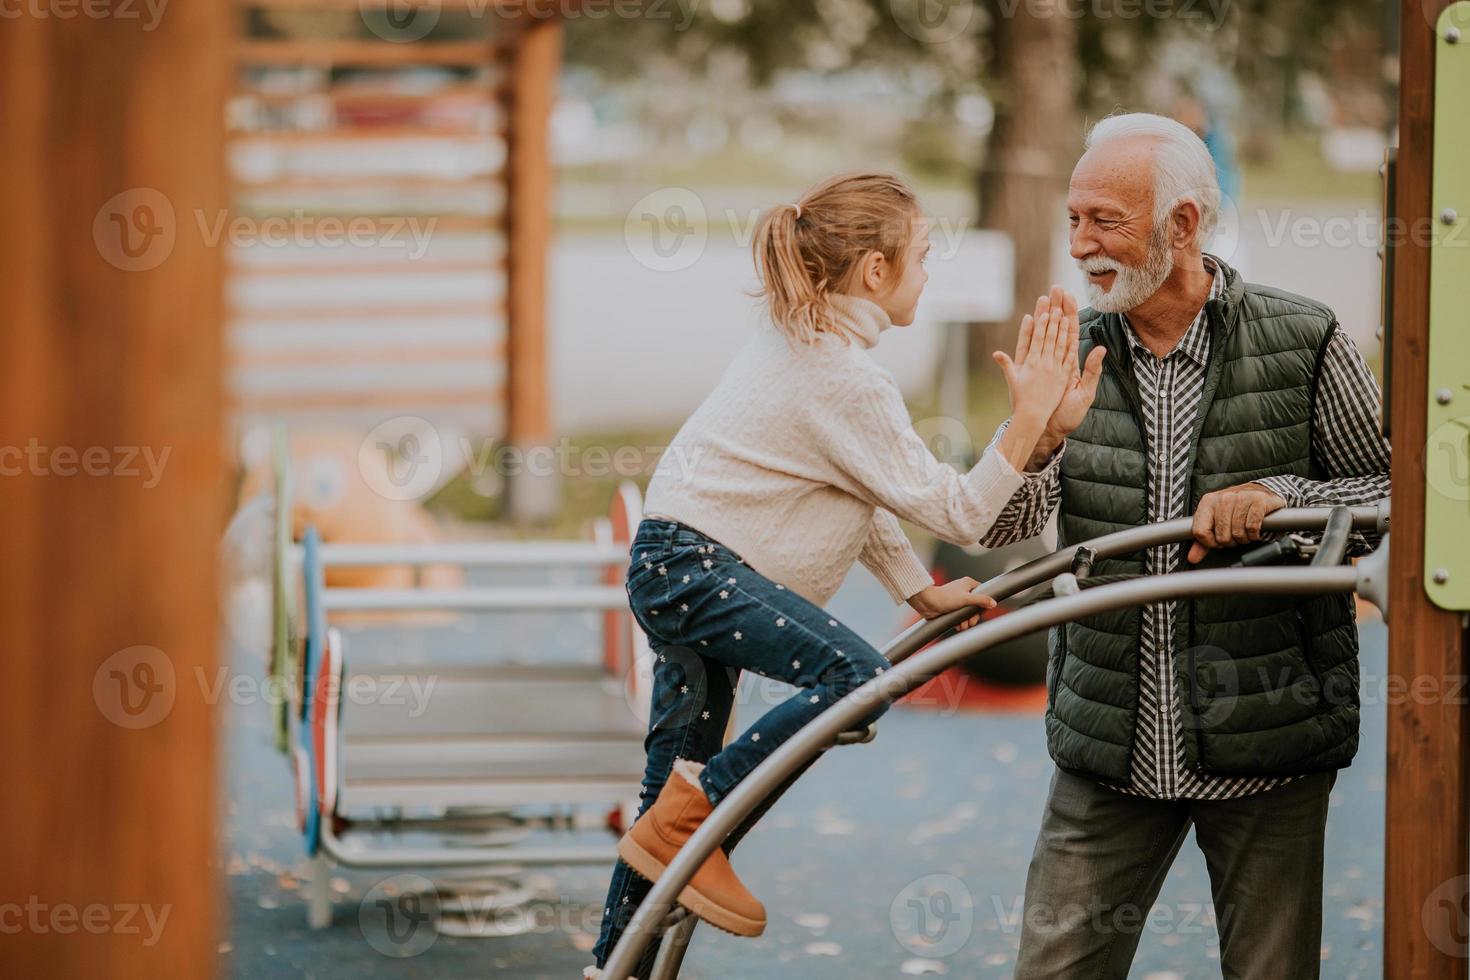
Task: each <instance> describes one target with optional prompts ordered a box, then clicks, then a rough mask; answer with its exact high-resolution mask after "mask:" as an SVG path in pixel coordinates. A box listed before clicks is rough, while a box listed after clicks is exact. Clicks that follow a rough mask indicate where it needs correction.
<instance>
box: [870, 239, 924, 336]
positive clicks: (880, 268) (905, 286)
mask: <svg viewBox="0 0 1470 980" xmlns="http://www.w3.org/2000/svg"><path fill="white" fill-rule="evenodd" d="M911 227H912V229H913V234H912V235H911V236H910V238H909V241H908V244H907V245H905V254H904V261H903V263H902V265H903V271H902V273H898V272H897V270H896V269H895V268H894V263H891V262H889V261H888V260H887V259H885V258H884V257H883V253H881V252H870V253H868V255H867V256H866V257H865V258H864V259H863V261H862V266H861V272H862V274H861V276H859V281H858V282H857V283H855V286H856V288H855V289H854V290H853V292H854V293H855V294H856V295H858V296H861V297H863V298H864V299H869V300H872V301H873V302H874V303H877V304H878V305H879V306H881V307H883V312H885V313H887V314H888V318H889V319H890V320H892V321H893V325H894V326H896V327H907V326H908V325H910V324H911V323H913V322H914V312H915V310H917V309H918V306H919V294H920V293H922V292H923V291H924V284H925V283H926V282H928V281H929V273H928V272H926V271H925V269H924V260H925V258H927V256H928V254H929V248H930V242H929V219H927V218H923V217H920V218H916V219H915V220H914V222H913V224H912V226H911Z"/></svg>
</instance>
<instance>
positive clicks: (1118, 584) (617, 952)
mask: <svg viewBox="0 0 1470 980" xmlns="http://www.w3.org/2000/svg"><path fill="white" fill-rule="evenodd" d="M1388 521H1389V509H1388V501H1387V500H1384V501H1382V502H1380V503H1379V504H1378V505H1376V506H1367V507H1351V508H1350V507H1335V508H1330V509H1329V508H1287V509H1283V510H1279V511H1277V512H1276V513H1274V514H1271V515H1270V516H1268V517H1267V518H1266V520H1265V524H1264V530H1265V531H1268V532H1275V533H1283V534H1286V535H1287V537H1285V538H1284V539H1279V540H1277V541H1274V542H1271V543H1268V544H1266V545H1263V546H1261V547H1260V548H1257V549H1255V550H1253V551H1251V552H1248V553H1247V555H1246V556H1245V558H1244V559H1243V560H1242V561H1241V562H1240V563H1238V564H1237V565H1235V566H1232V567H1228V568H1212V569H1201V570H1197V571H1190V572H1183V573H1175V574H1170V575H1157V576H1137V577H1132V578H1127V579H1125V580H1121V581H1120V580H1119V577H1117V576H1112V577H1108V578H1106V579H1104V580H1103V581H1101V582H1097V583H1094V582H1090V581H1089V580H1088V578H1087V576H1088V574H1089V573H1090V571H1091V566H1092V563H1093V562H1095V561H1096V560H1097V559H1099V558H1107V557H1112V556H1115V555H1122V554H1129V553H1134V552H1140V551H1143V550H1145V549H1147V548H1151V547H1155V546H1158V545H1167V544H1175V543H1180V542H1185V541H1188V540H1190V539H1191V537H1192V535H1191V533H1190V523H1191V522H1190V519H1189V518H1181V519H1178V520H1173V521H1166V522H1163V523H1159V524H1152V525H1145V526H1142V527H1137V528H1131V529H1129V530H1126V531H1120V532H1117V533H1114V534H1109V535H1105V536H1103V537H1099V538H1095V539H1093V540H1090V541H1086V542H1083V543H1081V544H1077V545H1072V546H1069V547H1067V548H1063V549H1061V550H1059V551H1056V552H1053V553H1052V554H1050V555H1048V556H1046V557H1044V558H1039V559H1037V560H1035V561H1032V562H1029V563H1027V564H1025V565H1022V566H1020V567H1018V568H1015V569H1013V570H1011V571H1009V572H1006V573H1005V574H1002V575H999V576H996V577H995V578H993V579H991V580H990V581H988V582H984V583H982V584H981V585H979V586H978V587H977V589H976V591H979V592H984V593H985V594H987V595H990V596H993V597H994V598H996V599H997V600H1004V599H1010V598H1013V597H1015V598H1018V599H1021V600H1022V601H1027V600H1029V603H1028V604H1027V605H1025V606H1024V607H1023V608H1020V609H1017V610H1015V611H1014V612H1011V613H1010V614H1008V615H1006V616H1001V617H998V618H995V619H992V620H989V621H986V622H983V623H981V624H980V625H979V626H976V627H974V628H972V629H969V630H966V631H965V632H964V633H960V634H957V635H955V636H952V637H949V638H948V639H944V640H942V641H941V642H939V643H934V645H932V646H929V644H930V643H931V642H932V641H934V640H936V639H938V638H939V637H941V636H943V635H945V634H946V633H948V632H949V631H950V630H951V629H952V628H953V627H954V626H955V625H956V624H957V623H959V622H960V621H961V620H962V619H963V618H964V617H965V615H966V613H965V612H964V611H959V612H955V613H951V614H949V615H946V616H942V617H939V618H936V619H933V620H928V621H925V622H920V623H916V624H915V625H914V626H912V627H910V628H909V629H908V630H906V631H905V632H904V633H902V634H901V635H900V636H898V637H897V638H896V639H894V640H893V641H892V642H891V643H889V644H888V646H887V648H886V649H885V650H884V651H883V652H884V654H885V656H887V657H888V659H889V660H890V661H892V662H893V664H894V667H893V669H891V670H888V671H885V672H884V673H883V674H881V675H879V676H878V677H876V678H874V679H872V680H870V681H868V682H867V683H866V684H864V685H863V686H862V687H860V688H858V689H857V690H855V691H853V692H851V693H850V694H848V695H847V696H846V697H844V698H843V699H842V700H840V701H838V702H837V703H836V704H834V705H833V706H832V707H831V708H829V709H828V710H827V711H825V712H824V713H823V714H822V715H820V716H819V717H817V718H816V719H814V720H813V721H811V722H810V723H808V724H807V725H806V726H805V727H804V728H802V729H801V730H800V731H799V732H797V733H796V735H794V736H793V737H792V738H791V739H790V740H788V741H787V742H786V743H785V744H783V745H782V746H781V747H780V748H779V749H777V750H776V751H775V752H773V753H772V754H771V755H770V756H769V757H767V758H766V759H765V761H764V762H762V763H761V764H760V765H759V766H757V767H756V768H755V769H754V770H753V771H752V772H751V773H750V774H749V775H747V776H746V777H745V779H744V780H742V781H741V782H740V783H739V784H738V785H737V786H736V787H735V789H734V790H733V791H731V792H730V794H729V795H728V796H726V797H725V798H724V799H723V800H721V801H720V804H719V805H718V806H716V807H715V808H714V811H713V812H712V813H711V815H710V816H709V817H708V818H707V819H706V820H705V822H704V824H703V825H702V826H701V827H700V828H699V830H698V831H696V832H695V833H694V835H693V836H692V837H690V839H689V840H688V842H686V843H685V845H684V847H683V849H682V850H680V852H679V853H678V855H677V856H676V857H675V858H674V860H673V861H672V862H670V864H669V866H668V867H667V868H666V869H665V871H664V873H663V875H662V876H661V877H660V878H659V880H658V881H657V882H656V883H655V884H654V885H653V889H652V890H651V891H650V892H649V894H648V896H647V897H646V898H645V900H644V902H643V904H642V905H641V906H640V907H639V909H638V911H637V913H635V915H634V916H633V918H632V920H631V921H630V922H629V924H628V927H627V930H626V931H625V932H624V933H623V935H622V937H621V939H620V940H619V942H618V944H617V947H616V948H615V949H614V950H613V953H612V955H611V957H610V958H609V959H608V962H607V965H606V967H605V968H604V969H603V971H602V976H603V980H627V978H628V977H630V976H632V975H633V970H634V969H636V968H637V967H638V966H639V964H640V961H641V960H642V959H643V957H644V955H645V951H646V950H647V948H648V946H649V944H650V943H651V942H653V941H654V939H655V937H658V936H662V937H663V938H664V942H663V945H662V947H661V949H660V950H659V953H658V955H657V957H656V959H655V960H654V962H653V965H652V970H651V972H650V973H648V974H647V975H646V976H645V975H642V974H640V977H641V978H642V980H670V978H673V977H677V976H678V974H679V969H680V966H681V964H682V962H683V958H684V954H685V952H686V951H687V949H688V946H689V941H690V938H691V937H692V935H693V931H694V927H695V924H696V923H697V921H698V920H697V919H695V918H694V917H693V916H691V915H690V914H689V913H688V912H687V911H686V910H685V909H684V908H683V907H681V906H679V905H678V904H677V898H678V895H679V893H680V892H681V891H682V890H683V888H684V887H685V886H686V885H687V884H688V883H689V881H690V879H691V878H693V876H694V873H695V872H696V871H697V870H698V869H699V867H700V866H701V865H702V864H703V863H704V860H705V858H707V857H708V856H709V855H710V854H711V853H713V851H714V849H715V848H716V847H719V846H721V845H724V846H725V847H726V848H727V849H728V848H730V847H733V846H734V844H735V843H736V842H738V840H739V839H740V838H741V837H742V836H743V835H744V834H745V833H746V832H747V831H748V830H749V829H750V828H751V826H752V825H753V824H754V822H755V821H756V820H758V819H759V818H760V816H761V815H763V814H764V813H765V811H766V810H767V809H768V808H769V807H770V806H771V805H772V804H773V803H774V802H775V800H776V799H777V798H779V797H780V795H781V794H782V793H783V792H785V790H786V788H787V787H789V786H790V785H792V784H793V783H794V782H795V781H796V780H797V779H799V778H800V776H801V774H802V773H803V772H805V771H806V769H807V768H808V767H810V766H811V764H812V763H813V762H815V761H816V760H817V758H818V757H819V756H820V755H821V754H822V753H823V752H825V751H826V750H827V749H828V748H831V747H832V746H834V745H838V744H843V743H846V742H852V741H866V740H867V738H870V737H871V736H872V729H871V728H870V729H869V731H868V732H867V733H855V732H853V731H851V729H852V728H853V726H854V725H855V724H856V723H857V722H858V720H859V719H861V718H862V717H864V716H865V715H866V714H867V713H868V712H869V711H870V710H871V707H872V706H873V705H874V704H876V703H878V702H879V701H894V700H897V699H898V698H900V697H902V696H903V695H905V694H907V693H908V692H909V691H912V690H913V689H915V688H916V687H918V686H919V685H920V684H922V683H924V682H925V681H927V680H929V679H930V678H932V677H935V676H936V675H938V674H939V673H940V672H941V671H943V670H945V669H946V668H948V667H951V666H953V665H954V664H956V663H958V662H960V661H961V660H964V659H965V658H967V657H970V656H972V655H974V654H976V653H978V652H980V651H982V650H985V649H987V648H989V647H991V646H994V645H995V644H998V643H1003V642H1005V641H1008V640H1011V639H1014V638H1016V637H1019V636H1022V635H1025V634H1027V633H1030V632H1033V631H1035V630H1040V629H1045V628H1048V627H1052V626H1057V625H1060V624H1062V623H1065V622H1068V621H1070V620H1074V619H1077V618H1079V617H1082V616H1089V615H1093V614H1095V613H1099V612H1104V611H1107V610H1111V609H1118V608H1124V607H1128V606H1134V605H1140V604H1146V603H1153V602H1161V601H1166V600H1171V599H1183V598H1192V597H1197V596H1207V595H1226V594H1241V593H1277V594H1296V595H1314V594H1322V593H1330V592H1356V593H1357V594H1358V595H1359V596H1360V597H1362V598H1363V599H1365V600H1367V601H1369V602H1371V603H1373V604H1374V605H1375V606H1377V607H1378V609H1379V610H1380V611H1382V612H1383V613H1384V615H1385V618H1386V617H1387V604H1388V598H1387V597H1388V585H1389V583H1388V535H1387V533H1386V532H1387V529H1388ZM1355 530H1356V531H1370V530H1371V531H1375V532H1380V533H1383V539H1382V544H1381V545H1380V546H1379V548H1378V549H1377V550H1376V551H1374V552H1373V553H1372V554H1371V555H1368V556H1366V557H1364V558H1362V559H1360V560H1359V561H1358V562H1357V563H1356V564H1355V565H1346V564H1343V557H1344V554H1345V552H1346V549H1347V545H1348V541H1349V537H1350V535H1351V533H1352V532H1353V531H1355ZM1307 531H1315V532H1320V535H1321V537H1320V539H1319V540H1313V539H1309V538H1307V537H1305V536H1304V535H1302V534H1301V533H1299V532H1307ZM1293 552H1294V553H1295V554H1297V555H1299V556H1301V557H1310V563H1309V564H1308V565H1306V566H1304V567H1301V566H1298V567H1274V568H1273V567H1263V565H1264V564H1265V563H1269V562H1270V561H1273V560H1279V559H1280V558H1281V557H1284V556H1285V555H1286V554H1288V553H1293ZM1026 590H1031V591H1030V592H1027V591H1026ZM1023 593H1024V594H1023ZM926 647H927V649H926ZM1051 669H1052V671H1053V672H1054V671H1055V670H1057V669H1058V665H1055V664H1053V665H1052V667H1051Z"/></svg>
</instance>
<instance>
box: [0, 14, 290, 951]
mask: <svg viewBox="0 0 1470 980" xmlns="http://www.w3.org/2000/svg"><path fill="white" fill-rule="evenodd" d="M159 9H160V11H161V10H162V8H161V7H160V8H159ZM76 10H77V8H75V7H73V8H71V13H72V15H73V16H65V15H64V14H62V13H61V11H60V9H59V8H52V9H50V10H49V11H48V10H46V9H44V8H35V9H31V8H28V11H29V12H27V13H24V14H22V13H20V11H19V10H18V9H17V10H16V11H15V12H14V13H13V14H11V15H9V16H7V17H6V18H5V22H4V25H3V27H0V91H4V92H5V93H7V95H6V97H5V98H3V99H0V173H3V174H4V175H5V180H4V182H3V185H0V227H4V228H6V229H8V230H9V232H8V233H7V234H5V235H3V236H0V265H3V267H4V269H5V325H4V329H3V330H0V446H10V447H14V446H22V447H23V446H26V445H27V444H28V443H29V442H35V443H36V444H38V445H40V446H43V447H70V448H71V449H72V450H73V451H75V452H78V453H85V452H87V451H88V450H89V448H90V447H98V449H99V450H101V451H102V452H104V453H105V454H106V459H107V460H108V461H109V462H108V463H107V464H106V465H107V467H108V475H106V476H89V475H87V474H86V473H85V472H77V473H75V474H74V475H70V476H68V475H67V474H66V471H64V470H63V469H62V468H61V466H60V465H53V464H59V463H61V462H62V459H61V457H56V458H55V459H54V460H53V459H52V457H50V456H49V454H48V456H47V463H46V465H45V466H44V467H32V466H22V467H21V471H20V472H19V473H16V474H13V475H7V476H5V477H4V490H3V496H4V506H3V507H0V540H3V541H4V551H5V557H4V560H3V561H0V622H3V623H4V629H5V642H4V651H5V681H4V684H3V685H0V746H3V747H4V748H3V751H0V785H3V786H4V787H5V793H6V799H5V802H4V803H3V804H0V869H3V871H0V878H3V881H4V887H3V893H4V898H3V899H0V901H3V902H5V903H15V904H13V905H7V906H6V909H7V911H6V914H5V917H4V927H3V932H4V933H5V935H4V936H3V937H0V974H3V975H4V976H6V977H17V978H20V977H26V978H33V977H108V978H110V980H158V978H163V977H189V978H200V980H207V978H209V977H212V976H214V975H215V973H216V972H217V971H218V970H219V969H220V968H221V966H222V965H223V962H224V961H222V960H221V957H220V955H219V937H218V917H219V912H220V911H221V909H222V908H223V904H222V901H221V899H222V896H221V894H220V889H219V887H218V885H219V882H220V880H221V871H220V862H219V857H220V854H221V849H222V848H221V842H220V839H219V837H218V835H217V833H216V827H215V813H216V801H217V799H218V793H217V791H216V790H217V788H218V787H219V786H220V785H221V782H220V780H219V778H218V774H217V773H218V770H217V766H218V762H217V755H216V750H217V747H218V738H217V729H216V724H217V723H218V721H219V720H220V719H221V718H222V717H223V716H224V712H223V710H222V708H223V707H224V706H223V705H222V704H221V703H219V702H218V701H215V700H209V699H208V696H207V695H206V693H205V692H204V691H203V690H202V689H201V687H200V685H199V684H196V683H194V679H195V678H196V677H215V676H216V674H215V670H216V667H217V664H218V659H219V650H220V647H221V644H219V643H218V642H216V641H217V640H218V638H219V636H220V631H219V623H218V620H217V616H216V610H217V608H218V607H219V604H220V591H219V582H218V570H219V567H220V560H219V548H218V542H219V541H220V538H221V536H222V534H223V531H224V517H225V515H226V514H227V513H228V500H227V494H226V487H227V484H228V482H229V481H228V480H227V479H225V478H224V477H225V461H224V458H223V455H222V447H221V444H220V434H221V433H222V432H223V431H224V419H223V417H222V411H221V410H222V404H221V341H220V336H221V331H220V296H221V276H222V266H221V258H222V256H221V250H220V249H218V248H211V247H210V246H209V245H208V244H207V243H206V242H205V241H203V240H202V239H201V237H200V236H199V235H197V234H194V233H193V225H192V219H191V215H193V214H194V213H196V212H202V213H211V214H212V213H217V212H219V211H221V210H223V209H225V208H227V207H228V203H229V202H228V199H227V197H226V194H225V184H224V161H223V154H222V148H223V145H224V132H223V120H224V106H225V99H226V95H227V92H228V88H229V83H230V79H229V46H230V29H231V19H232V18H231V16H230V15H231V11H230V8H229V7H228V6H226V5H224V4H218V3H185V4H178V5H171V6H170V8H169V9H168V11H167V14H166V16H163V17H161V18H159V19H158V21H157V23H155V24H151V25H148V26H147V28H146V29H140V28H139V21H138V20H137V19H132V18H129V17H125V16H95V15H91V16H75V14H76ZM121 12H122V11H121V10H120V9H117V10H113V11H112V13H116V14H121ZM32 13H38V14H39V15H36V16H33V15H32ZM94 13H95V11H94ZM137 13H138V11H137V9H136V8H135V10H134V14H135V15H136V14H137ZM130 188H132V189H140V190H137V191H134V192H133V195H132V196H129V197H123V198H120V199H119V198H117V197H116V196H117V195H120V194H123V193H124V192H128V191H129V189H130ZM141 189H146V191H143V190H141ZM165 204H166V205H167V207H166V208H165V207H164V205H165ZM144 205H147V206H150V207H151V213H145V212H140V211H139V210H138V208H139V207H140V206H144ZM140 226H142V227H144V228H156V229H158V231H157V232H149V233H147V234H143V235H138V234H134V235H133V237H131V238H130V239H124V238H123V237H122V234H121V232H122V231H123V230H128V229H131V230H133V231H134V232H136V229H137V228H138V227H140ZM94 227H95V228H96V236H95V238H94ZM170 235H172V238H169V237H167V236H170ZM169 245H171V250H169V251H167V254H166V256H165V255H164V254H163V251H162V249H163V248H164V246H169ZM130 252H131V253H132V254H129V253H130ZM135 261H136V265H134V262H135ZM130 265H134V267H133V268H131V269H130V268H128V266H130ZM102 447H106V448H105V449H103V448H102ZM116 447H133V449H132V452H131V453H125V452H124V451H119V449H118V448H116ZM139 450H146V451H147V452H150V453H152V454H154V456H155V457H162V454H165V453H166V454H167V456H166V459H165V462H164V465H163V466H162V469H161V472H160V473H159V474H158V479H157V480H156V481H154V482H149V481H148V479H147V477H146V476H142V475H139V474H140V472H141V473H146V469H141V467H142V461H141V458H140V456H139ZM84 458H85V456H84ZM94 458H95V457H94ZM129 460H131V461H129ZM7 462H8V463H9V462H11V461H10V460H7ZM129 474H132V475H129ZM139 647H143V648H144V649H141V650H140V649H136V648H139ZM114 658H116V659H114ZM264 707H265V706H264V705H254V706H252V707H251V709H250V710H251V711H252V712H258V715H259V717H262V718H263V717H264V716H265V711H264V710H263V709H264ZM130 726H136V727H130ZM29 903H36V904H37V905H38V906H39V910H38V911H37V912H36V915H37V916H38V918H37V919H30V918H28V917H27V916H28V913H26V912H24V911H21V910H23V909H24V908H25V907H26V906H27V905H28V904H29ZM17 912H19V914H16V913H17ZM98 914H100V915H101V916H102V919H101V920H100V921H99V920H98V919H97V915H98ZM53 916H55V917H53ZM160 916H166V918H164V919H162V921H158V919H159V917H160ZM150 918H152V919H153V920H155V921H154V922H153V925H150V923H149V920H150Z"/></svg>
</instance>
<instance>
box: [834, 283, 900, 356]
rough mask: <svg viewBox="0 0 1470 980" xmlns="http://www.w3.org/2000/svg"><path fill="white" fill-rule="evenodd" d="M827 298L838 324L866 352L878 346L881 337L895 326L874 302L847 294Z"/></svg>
mask: <svg viewBox="0 0 1470 980" xmlns="http://www.w3.org/2000/svg"><path fill="white" fill-rule="evenodd" d="M827 298H828V300H829V302H830V303H831V304H832V312H833V314H834V315H835V316H836V318H837V321H838V323H839V324H840V325H841V326H842V327H843V328H845V329H846V330H847V332H848V333H850V334H851V335H852V337H853V339H854V340H856V341H857V342H858V343H859V344H860V345H862V347H863V349H864V350H870V349H872V348H873V347H874V346H876V345H877V343H878V337H879V335H880V334H882V333H883V331H885V330H887V329H888V328H889V327H891V326H893V321H892V320H890V319H889V318H888V314H887V313H885V312H884V311H883V307H881V306H879V305H878V304H877V303H874V302H873V301H872V300H867V299H863V298H861V297H859V296H849V295H847V294H846V293H829V294H828V297H827Z"/></svg>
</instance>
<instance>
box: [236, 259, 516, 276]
mask: <svg viewBox="0 0 1470 980" xmlns="http://www.w3.org/2000/svg"><path fill="white" fill-rule="evenodd" d="M504 262H505V258H504V256H501V257H499V258H496V259H491V260H489V261H488V262H487V261H483V260H480V259H447V260H443V261H434V260H432V259H429V258H428V257H427V256H426V257H424V258H421V259H409V258H403V259H398V260H397V261H391V262H341V263H336V264H329V263H325V262H323V263H319V264H316V265H278V266H277V265H265V264H260V265H250V264H247V263H243V262H234V263H231V265H230V274H231V275H232V276H233V277H234V280H235V282H239V281H240V280H241V279H242V278H249V277H254V276H264V277H266V278H277V277H280V278H296V277H302V276H306V277H312V278H315V277H317V276H343V275H349V276H350V275H358V274H361V275H364V276H373V275H401V274H402V273H405V272H422V273H426V274H433V273H438V272H483V271H489V272H490V273H492V274H493V273H494V272H495V271H496V270H497V269H499V268H500V267H501V266H502V265H503V264H504Z"/></svg>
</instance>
